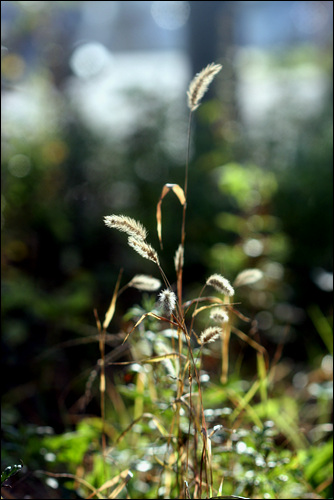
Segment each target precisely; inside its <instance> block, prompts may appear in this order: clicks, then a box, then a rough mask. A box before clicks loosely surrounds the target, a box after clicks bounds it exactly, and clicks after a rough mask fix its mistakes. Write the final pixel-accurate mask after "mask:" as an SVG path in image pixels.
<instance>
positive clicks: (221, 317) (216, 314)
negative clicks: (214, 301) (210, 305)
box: [210, 307, 228, 323]
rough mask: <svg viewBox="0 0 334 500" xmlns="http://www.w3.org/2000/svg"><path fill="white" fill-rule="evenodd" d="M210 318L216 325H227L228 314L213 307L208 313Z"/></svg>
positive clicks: (219, 308) (221, 309) (220, 308)
mask: <svg viewBox="0 0 334 500" xmlns="http://www.w3.org/2000/svg"><path fill="white" fill-rule="evenodd" d="M210 318H211V319H213V321H216V322H217V323H227V322H228V314H227V312H226V311H225V309H223V308H222V307H215V308H214V309H212V311H211V313H210Z"/></svg>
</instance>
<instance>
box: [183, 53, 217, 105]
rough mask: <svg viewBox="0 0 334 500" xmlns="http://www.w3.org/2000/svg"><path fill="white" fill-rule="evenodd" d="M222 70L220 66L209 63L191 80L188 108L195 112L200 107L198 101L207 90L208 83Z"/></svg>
mask: <svg viewBox="0 0 334 500" xmlns="http://www.w3.org/2000/svg"><path fill="white" fill-rule="evenodd" d="M221 69H222V66H221V64H215V63H211V64H208V66H207V67H206V68H204V69H202V71H200V72H199V73H197V75H196V76H195V77H194V78H193V80H192V81H191V82H190V85H189V90H188V92H187V96H188V107H189V108H190V110H191V111H195V109H197V108H198V106H199V105H200V101H201V99H202V97H203V96H204V94H205V92H206V91H207V90H208V88H209V85H210V83H211V82H212V80H213V79H214V77H215V76H216V74H217V73H219V71H220V70H221Z"/></svg>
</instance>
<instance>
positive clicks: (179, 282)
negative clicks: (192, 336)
mask: <svg viewBox="0 0 334 500" xmlns="http://www.w3.org/2000/svg"><path fill="white" fill-rule="evenodd" d="M191 118H192V111H190V113H189V122H188V133H187V155H186V167H185V174H184V188H183V191H184V197H185V203H184V205H183V214H182V229H181V246H182V249H183V251H184V242H185V239H186V211H187V194H188V171H189V158H190V137H191ZM182 277H183V264H182V266H180V269H179V271H178V275H177V294H178V299H179V304H180V305H181V307H182Z"/></svg>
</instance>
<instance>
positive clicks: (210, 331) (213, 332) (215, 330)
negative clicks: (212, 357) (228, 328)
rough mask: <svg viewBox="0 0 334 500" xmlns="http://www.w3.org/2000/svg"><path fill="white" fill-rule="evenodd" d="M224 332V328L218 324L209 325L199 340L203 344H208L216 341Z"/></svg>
mask: <svg viewBox="0 0 334 500" xmlns="http://www.w3.org/2000/svg"><path fill="white" fill-rule="evenodd" d="M222 333H223V331H222V329H221V328H219V327H218V326H209V327H208V328H206V329H205V330H204V331H203V332H202V333H201V335H200V338H199V341H200V343H201V344H202V345H203V344H208V343H209V342H215V341H216V340H218V339H219V337H220V336H221V334H222Z"/></svg>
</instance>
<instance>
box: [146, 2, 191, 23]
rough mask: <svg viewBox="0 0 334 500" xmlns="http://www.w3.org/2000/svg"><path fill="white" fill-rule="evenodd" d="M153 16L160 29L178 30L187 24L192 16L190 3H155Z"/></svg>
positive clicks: (152, 10) (152, 11)
mask: <svg viewBox="0 0 334 500" xmlns="http://www.w3.org/2000/svg"><path fill="white" fill-rule="evenodd" d="M151 14H152V17H153V19H154V21H155V22H156V23H157V25H158V26H159V27H160V28H163V29H166V30H177V29H179V28H182V26H184V25H185V24H186V22H187V21H188V19H189V15H190V4H189V2H157V1H156V2H153V3H152V7H151Z"/></svg>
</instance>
